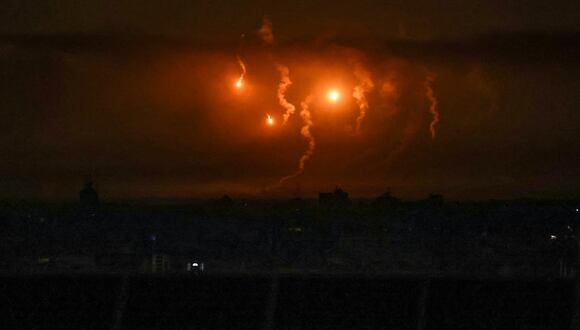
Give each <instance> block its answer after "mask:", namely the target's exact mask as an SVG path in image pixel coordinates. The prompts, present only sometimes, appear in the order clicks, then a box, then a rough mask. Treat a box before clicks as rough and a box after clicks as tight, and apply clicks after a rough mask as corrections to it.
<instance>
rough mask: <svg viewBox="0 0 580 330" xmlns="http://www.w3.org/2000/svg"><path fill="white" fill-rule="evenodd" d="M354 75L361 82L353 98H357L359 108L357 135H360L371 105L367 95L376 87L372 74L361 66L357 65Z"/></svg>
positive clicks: (355, 88)
mask: <svg viewBox="0 0 580 330" xmlns="http://www.w3.org/2000/svg"><path fill="white" fill-rule="evenodd" d="M354 75H355V77H356V78H357V80H358V82H359V84H358V85H356V86H355V87H354V91H353V93H352V96H353V97H354V98H355V100H356V103H357V104H358V107H359V115H358V117H357V118H356V133H357V134H360V130H361V125H362V121H363V119H364V118H365V116H366V114H367V110H368V108H369V103H368V102H367V98H366V96H365V94H366V93H368V92H370V91H371V90H372V89H373V88H374V87H375V85H374V84H373V81H372V79H371V75H370V73H369V72H368V71H367V70H365V69H364V68H363V67H362V66H361V65H356V67H355V70H354Z"/></svg>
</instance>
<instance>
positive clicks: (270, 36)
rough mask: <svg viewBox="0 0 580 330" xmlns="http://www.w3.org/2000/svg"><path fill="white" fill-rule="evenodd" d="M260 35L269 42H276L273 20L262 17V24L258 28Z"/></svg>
mask: <svg viewBox="0 0 580 330" xmlns="http://www.w3.org/2000/svg"><path fill="white" fill-rule="evenodd" d="M258 36H260V38H261V39H262V40H264V42H265V43H267V44H272V43H274V33H272V21H271V20H270V19H269V18H268V17H267V16H265V17H264V18H263V19H262V26H261V27H260V29H259V30H258Z"/></svg>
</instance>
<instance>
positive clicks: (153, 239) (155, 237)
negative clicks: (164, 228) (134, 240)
mask: <svg viewBox="0 0 580 330" xmlns="http://www.w3.org/2000/svg"><path fill="white" fill-rule="evenodd" d="M149 239H150V240H152V241H156V240H157V236H156V235H151V236H149Z"/></svg>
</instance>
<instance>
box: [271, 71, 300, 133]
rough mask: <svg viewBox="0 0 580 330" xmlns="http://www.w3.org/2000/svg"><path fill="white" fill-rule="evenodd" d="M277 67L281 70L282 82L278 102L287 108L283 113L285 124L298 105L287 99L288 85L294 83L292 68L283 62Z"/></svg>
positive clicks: (279, 85)
mask: <svg viewBox="0 0 580 330" xmlns="http://www.w3.org/2000/svg"><path fill="white" fill-rule="evenodd" d="M276 69H278V71H279V72H280V83H279V84H278V102H279V103H280V105H281V106H282V107H283V108H284V109H286V112H285V113H284V115H283V118H284V120H283V122H282V125H284V124H286V122H288V118H290V116H292V115H293V114H294V112H295V111H296V107H295V106H294V105H293V104H292V103H290V102H288V100H286V90H287V89H288V86H290V85H291V84H292V81H291V80H290V70H288V67H287V66H285V65H281V64H279V65H277V66H276Z"/></svg>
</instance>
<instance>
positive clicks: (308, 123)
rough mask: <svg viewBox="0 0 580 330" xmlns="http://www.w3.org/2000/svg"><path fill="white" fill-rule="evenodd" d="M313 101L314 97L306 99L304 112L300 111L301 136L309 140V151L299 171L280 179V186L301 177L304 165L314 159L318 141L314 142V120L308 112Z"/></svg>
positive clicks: (302, 158)
mask: <svg viewBox="0 0 580 330" xmlns="http://www.w3.org/2000/svg"><path fill="white" fill-rule="evenodd" d="M311 101H312V95H310V96H308V97H307V98H306V100H304V101H303V102H302V103H301V104H300V105H301V106H302V111H300V116H301V117H302V120H303V121H304V126H302V129H301V130H300V134H302V136H303V137H304V138H306V140H308V149H306V151H305V152H304V154H303V155H302V156H301V157H300V160H299V161H298V170H297V171H296V172H295V173H294V174H291V175H288V176H285V177H283V178H281V179H280V184H282V183H284V182H285V181H287V180H289V179H292V178H295V177H297V176H299V175H301V174H302V173H303V172H304V164H305V163H306V161H307V160H308V159H309V158H310V157H312V154H314V148H315V147H316V141H315V140H314V136H312V133H311V132H310V127H312V118H311V117H310V110H308V107H309V105H310V102H311Z"/></svg>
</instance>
